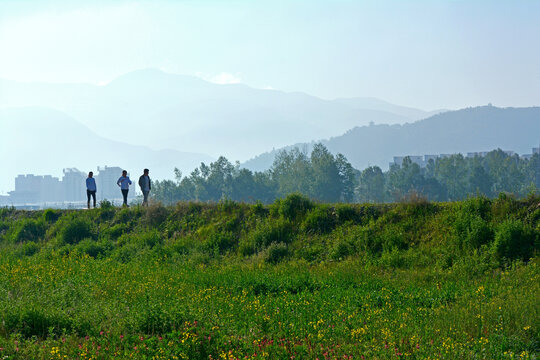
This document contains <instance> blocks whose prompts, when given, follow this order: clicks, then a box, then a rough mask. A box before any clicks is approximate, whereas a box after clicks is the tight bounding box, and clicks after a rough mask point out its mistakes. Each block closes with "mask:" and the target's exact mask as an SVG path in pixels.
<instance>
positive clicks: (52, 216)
mask: <svg viewBox="0 0 540 360" xmlns="http://www.w3.org/2000/svg"><path fill="white" fill-rule="evenodd" d="M60 215H61V213H60V212H59V211H57V210H53V209H47V210H45V211H44V212H43V220H45V221H46V222H48V223H54V222H56V220H58V218H60Z"/></svg>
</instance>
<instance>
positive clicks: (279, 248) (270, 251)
mask: <svg viewBox="0 0 540 360" xmlns="http://www.w3.org/2000/svg"><path fill="white" fill-rule="evenodd" d="M287 255H289V248H288V247H287V245H286V244H283V243H272V244H270V246H268V248H267V249H266V250H265V253H264V261H266V262H267V263H270V264H277V263H279V262H281V261H282V260H284V259H285V258H286V257H287Z"/></svg>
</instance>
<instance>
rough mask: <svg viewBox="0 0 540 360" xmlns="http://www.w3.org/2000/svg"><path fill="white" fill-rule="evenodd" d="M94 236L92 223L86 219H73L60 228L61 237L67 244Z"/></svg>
mask: <svg viewBox="0 0 540 360" xmlns="http://www.w3.org/2000/svg"><path fill="white" fill-rule="evenodd" d="M93 236H94V234H93V233H92V225H91V224H90V222H89V221H88V220H86V219H71V221H68V222H67V224H66V225H64V227H62V228H61V230H60V239H61V240H62V241H63V242H64V243H66V244H76V243H78V242H79V241H81V240H82V239H86V238H93Z"/></svg>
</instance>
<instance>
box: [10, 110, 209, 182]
mask: <svg viewBox="0 0 540 360" xmlns="http://www.w3.org/2000/svg"><path fill="white" fill-rule="evenodd" d="M0 127H1V129H2V131H1V132H0V154H1V155H2V156H1V159H2V160H1V164H2V176H1V177H0V193H1V192H4V193H5V192H7V191H11V190H13V189H14V177H15V176H17V175H18V174H38V175H44V174H50V175H53V176H56V177H60V178H61V176H62V169H63V168H66V167H77V168H78V169H79V170H81V171H84V172H87V171H90V170H94V171H95V170H96V168H97V167H98V166H101V167H103V166H104V165H108V166H120V167H124V168H126V169H128V170H129V171H130V172H131V175H132V177H134V178H136V177H137V176H138V175H140V174H139V172H140V173H141V174H142V169H143V168H144V166H145V164H152V166H151V168H152V176H154V177H156V178H169V177H172V174H173V169H174V167H175V166H178V167H180V168H183V169H191V168H194V167H196V166H198V165H199V164H200V162H201V161H205V162H208V161H211V160H212V158H210V157H209V156H207V155H204V154H196V153H188V152H179V151H176V150H152V149H149V148H148V147H146V146H142V145H132V144H127V143H125V142H120V141H112V140H109V139H106V138H103V137H100V136H98V135H96V134H95V133H94V132H92V131H91V130H89V129H88V128H87V127H85V126H84V125H81V124H80V123H79V122H77V121H75V120H74V119H73V118H71V117H69V116H67V115H66V114H64V113H61V112H59V111H56V110H51V109H48V108H38V107H25V108H9V109H0ZM60 133H63V134H67V135H65V136H59V135H58V134H60ZM21 135H22V136H21ZM21 138H22V139H24V140H23V141H21ZM118 176H120V174H119V175H118Z"/></svg>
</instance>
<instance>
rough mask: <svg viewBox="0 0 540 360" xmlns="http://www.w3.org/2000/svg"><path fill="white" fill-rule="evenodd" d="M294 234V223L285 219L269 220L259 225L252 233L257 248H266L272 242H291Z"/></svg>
mask: <svg viewBox="0 0 540 360" xmlns="http://www.w3.org/2000/svg"><path fill="white" fill-rule="evenodd" d="M292 236H293V226H292V223H291V222H290V221H288V220H285V219H276V220H269V221H266V222H264V223H262V224H259V225H257V227H256V229H255V231H254V232H253V233H252V235H251V239H252V241H253V244H254V245H255V248H257V249H261V248H266V247H267V246H269V245H270V244H271V243H290V242H291V241H292Z"/></svg>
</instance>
